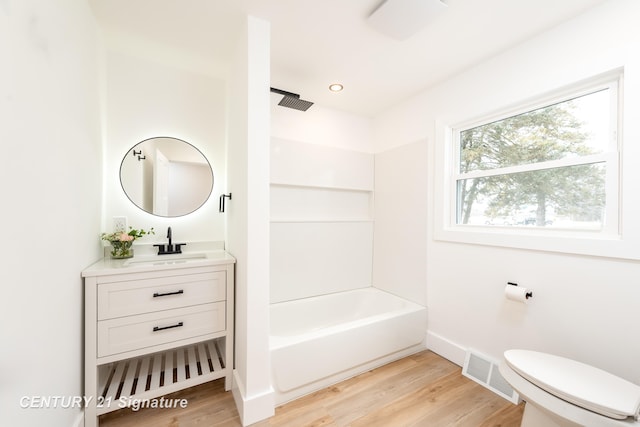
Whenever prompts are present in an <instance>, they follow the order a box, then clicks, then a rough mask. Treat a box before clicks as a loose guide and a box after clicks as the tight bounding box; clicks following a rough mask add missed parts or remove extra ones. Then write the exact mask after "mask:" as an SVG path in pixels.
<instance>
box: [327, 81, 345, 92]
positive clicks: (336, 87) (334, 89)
mask: <svg viewBox="0 0 640 427" xmlns="http://www.w3.org/2000/svg"><path fill="white" fill-rule="evenodd" d="M342 89H344V86H342V85H341V84H340V83H333V84H332V85H329V90H330V91H331V92H340V91H341V90H342Z"/></svg>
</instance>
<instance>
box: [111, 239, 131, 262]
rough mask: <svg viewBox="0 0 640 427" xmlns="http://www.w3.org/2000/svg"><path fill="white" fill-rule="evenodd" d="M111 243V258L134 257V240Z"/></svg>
mask: <svg viewBox="0 0 640 427" xmlns="http://www.w3.org/2000/svg"><path fill="white" fill-rule="evenodd" d="M110 243H111V258H114V259H123V258H131V257H133V248H132V247H131V246H132V245H133V241H130V242H120V241H114V242H110Z"/></svg>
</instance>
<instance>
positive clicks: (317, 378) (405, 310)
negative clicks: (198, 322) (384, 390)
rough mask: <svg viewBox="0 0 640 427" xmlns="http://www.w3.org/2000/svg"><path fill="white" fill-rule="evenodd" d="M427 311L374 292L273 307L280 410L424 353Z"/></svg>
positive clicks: (272, 342) (360, 291)
mask: <svg viewBox="0 0 640 427" xmlns="http://www.w3.org/2000/svg"><path fill="white" fill-rule="evenodd" d="M426 330H427V310H426V308H425V307H423V306H421V305H418V304H415V303H413V302H411V301H407V300H405V299H402V298H399V297H397V296H395V295H392V294H390V293H387V292H384V291H381V290H379V289H376V288H364V289H357V290H353V291H347V292H339V293H335V294H329V295H322V296H317V297H312V298H305V299H300V300H295V301H287V302H281V303H276V304H271V338H270V348H271V366H272V376H273V382H274V389H275V392H276V403H277V404H280V403H283V402H286V401H288V400H291V399H295V398H297V397H300V396H302V395H304V394H308V393H310V392H313V391H315V390H318V389H321V388H323V387H326V386H328V385H330V384H333V383H336V382H338V381H341V380H343V379H346V378H349V377H351V376H354V375H356V374H358V373H361V372H365V371H367V370H369V369H372V368H374V367H376V366H381V365H383V364H385V363H388V362H390V361H392V360H395V359H398V358H401V357H404V356H406V355H409V354H411V353H415V352H416V351H419V350H422V349H424V344H423V341H424V339H425V336H426Z"/></svg>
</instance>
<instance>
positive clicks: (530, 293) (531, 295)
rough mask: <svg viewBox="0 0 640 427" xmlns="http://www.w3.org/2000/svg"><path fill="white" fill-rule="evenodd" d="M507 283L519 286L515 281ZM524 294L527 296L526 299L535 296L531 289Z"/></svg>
mask: <svg viewBox="0 0 640 427" xmlns="http://www.w3.org/2000/svg"><path fill="white" fill-rule="evenodd" d="M507 285H511V286H518V284H517V283H514V282H507ZM524 296H525V298H526V299H529V298H533V292H532V291H529V292H527V293H526V294H524Z"/></svg>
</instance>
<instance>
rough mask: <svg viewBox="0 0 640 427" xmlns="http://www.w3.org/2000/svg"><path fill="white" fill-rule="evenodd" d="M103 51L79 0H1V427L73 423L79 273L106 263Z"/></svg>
mask: <svg viewBox="0 0 640 427" xmlns="http://www.w3.org/2000/svg"><path fill="white" fill-rule="evenodd" d="M100 50H101V46H100V44H99V42H98V36H97V30H96V23H95V21H94V19H93V16H92V14H91V12H90V10H89V7H88V5H87V3H86V1H84V0H59V1H56V2H51V1H49V0H5V1H0V56H1V57H2V58H3V59H2V63H3V65H2V67H0V117H1V119H0V122H1V123H2V124H1V125H0V145H1V147H2V151H3V153H2V156H0V159H1V160H0V193H1V194H2V209H1V210H0V218H1V219H2V224H3V231H2V244H0V260H1V261H0V264H1V265H2V272H1V273H0V291H1V292H2V297H0V324H1V325H2V326H0V338H1V340H2V344H1V346H0V348H1V349H0V413H1V414H2V424H3V425H11V426H19V427H27V426H39V425H40V426H44V425H47V426H60V427H62V426H64V427H69V426H73V425H79V424H77V423H78V422H80V421H81V416H82V413H81V410H80V408H72V409H62V408H57V409H54V408H48V409H23V408H21V407H20V399H21V397H23V396H82V394H83V387H82V365H83V362H82V361H83V359H82V342H83V338H82V337H83V328H82V312H83V310H82V307H83V302H82V301H83V300H82V295H83V293H82V281H81V278H80V271H81V270H82V269H84V268H85V267H87V266H88V265H89V264H91V263H92V262H94V261H95V260H97V259H98V258H99V257H100V256H101V250H100V245H99V240H98V236H99V233H100V215H101V210H100V206H101V144H100V123H99V118H100V114H99V111H98V108H99V105H100V102H99V99H98V87H99V81H98V76H99V61H98V53H99V52H100Z"/></svg>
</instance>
